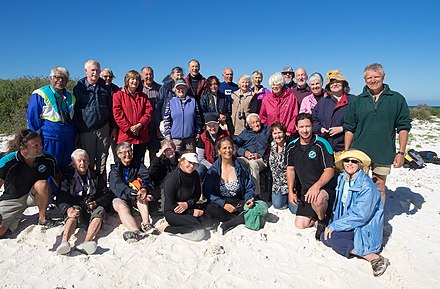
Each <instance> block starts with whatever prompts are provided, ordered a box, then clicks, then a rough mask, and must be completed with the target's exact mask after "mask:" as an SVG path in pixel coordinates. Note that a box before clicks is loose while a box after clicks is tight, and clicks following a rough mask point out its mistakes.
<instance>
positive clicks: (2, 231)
mask: <svg viewBox="0 0 440 289" xmlns="http://www.w3.org/2000/svg"><path fill="white" fill-rule="evenodd" d="M7 231H8V228H7V227H5V226H0V237H1V236H3V235H4V234H6V232H7Z"/></svg>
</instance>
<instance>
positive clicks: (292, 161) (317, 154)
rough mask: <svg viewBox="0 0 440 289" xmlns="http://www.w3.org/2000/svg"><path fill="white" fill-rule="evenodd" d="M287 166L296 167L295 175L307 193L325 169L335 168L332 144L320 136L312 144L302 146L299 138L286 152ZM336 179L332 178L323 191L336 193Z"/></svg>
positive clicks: (291, 143)
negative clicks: (327, 190) (328, 190)
mask: <svg viewBox="0 0 440 289" xmlns="http://www.w3.org/2000/svg"><path fill="white" fill-rule="evenodd" d="M286 160H287V166H293V167H295V174H296V176H298V179H299V181H300V182H301V185H302V191H301V193H303V194H304V193H306V192H307V191H308V190H309V188H310V187H311V186H313V185H314V184H315V183H316V182H317V181H318V180H319V178H320V177H321V175H322V173H323V172H324V169H326V168H332V167H333V166H334V162H335V160H334V156H333V150H332V148H331V146H330V144H329V143H328V142H327V141H326V140H325V139H323V138H321V137H319V136H313V137H312V139H311V141H310V143H309V144H307V145H302V144H301V143H300V140H299V138H297V139H295V140H293V141H291V142H290V143H289V144H288V146H287V150H286ZM335 188H336V179H335V178H332V180H331V181H329V182H328V183H327V184H326V185H325V186H324V187H323V189H324V190H326V189H330V190H332V191H334V190H335Z"/></svg>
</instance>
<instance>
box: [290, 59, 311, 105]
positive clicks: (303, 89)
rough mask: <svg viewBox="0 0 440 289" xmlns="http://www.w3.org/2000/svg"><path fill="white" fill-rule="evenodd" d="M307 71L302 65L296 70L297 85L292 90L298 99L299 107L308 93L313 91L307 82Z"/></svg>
mask: <svg viewBox="0 0 440 289" xmlns="http://www.w3.org/2000/svg"><path fill="white" fill-rule="evenodd" d="M308 78H309V77H308V75H307V72H306V70H305V69H304V68H302V67H300V68H298V69H297V70H296V71H295V80H296V86H294V87H292V88H291V89H292V92H293V94H294V95H295V97H296V100H297V101H298V107H300V106H301V103H302V101H303V99H304V97H306V96H307V95H310V94H311V93H312V90H311V89H310V86H309V85H308V84H307V79H308Z"/></svg>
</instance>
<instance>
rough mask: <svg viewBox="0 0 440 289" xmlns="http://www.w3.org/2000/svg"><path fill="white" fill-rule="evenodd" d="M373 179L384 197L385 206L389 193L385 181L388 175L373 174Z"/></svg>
mask: <svg viewBox="0 0 440 289" xmlns="http://www.w3.org/2000/svg"><path fill="white" fill-rule="evenodd" d="M372 179H373V180H374V181H375V182H376V186H377V190H378V191H379V193H380V196H381V198H382V203H383V206H384V207H385V201H386V199H387V194H386V191H385V182H386V181H387V176H384V175H377V174H375V173H373V174H372Z"/></svg>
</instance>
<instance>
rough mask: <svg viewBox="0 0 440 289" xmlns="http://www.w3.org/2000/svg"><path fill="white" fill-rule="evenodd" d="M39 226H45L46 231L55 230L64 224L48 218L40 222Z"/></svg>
mask: <svg viewBox="0 0 440 289" xmlns="http://www.w3.org/2000/svg"><path fill="white" fill-rule="evenodd" d="M38 225H40V226H43V227H45V228H46V229H51V228H55V227H58V226H61V225H63V222H61V221H55V220H52V219H51V218H47V217H46V221H40V220H38Z"/></svg>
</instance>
